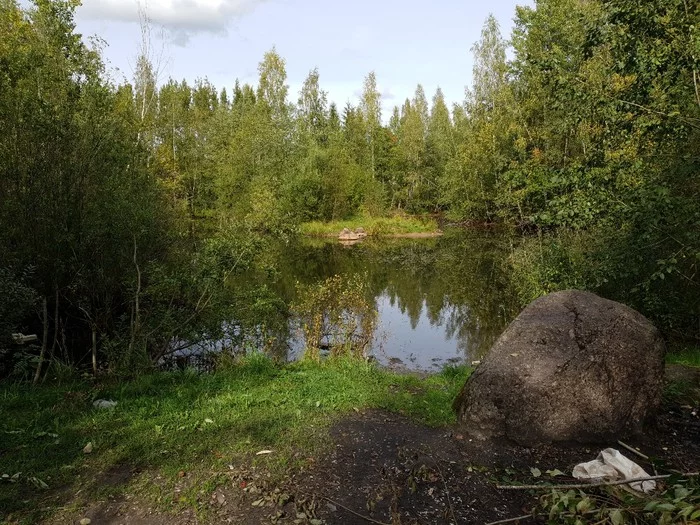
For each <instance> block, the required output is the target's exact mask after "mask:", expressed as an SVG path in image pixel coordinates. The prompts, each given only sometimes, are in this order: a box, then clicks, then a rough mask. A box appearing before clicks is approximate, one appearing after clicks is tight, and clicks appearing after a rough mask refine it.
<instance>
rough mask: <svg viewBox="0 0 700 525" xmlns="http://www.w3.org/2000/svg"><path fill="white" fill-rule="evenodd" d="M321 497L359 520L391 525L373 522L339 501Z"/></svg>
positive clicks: (379, 524)
mask: <svg viewBox="0 0 700 525" xmlns="http://www.w3.org/2000/svg"><path fill="white" fill-rule="evenodd" d="M321 497H322V498H323V499H325V500H326V501H327V502H329V503H332V504H333V505H335V506H336V507H340V508H341V509H343V510H346V511H348V512H349V513H350V514H354V515H355V516H357V517H358V518H362V519H363V520H365V521H369V522H370V523H376V524H377V525H391V524H390V523H384V522H383V521H377V520H373V519H372V518H370V517H369V516H365V515H364V514H360V513H359V512H355V511H354V510H352V509H349V508H347V507H346V506H345V505H341V504H340V503H338V502H337V501H333V500H332V499H331V498H327V497H326V496H323V495H321Z"/></svg>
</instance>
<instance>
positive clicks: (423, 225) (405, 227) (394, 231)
mask: <svg viewBox="0 0 700 525" xmlns="http://www.w3.org/2000/svg"><path fill="white" fill-rule="evenodd" d="M359 227H362V228H364V229H365V231H366V232H367V234H368V235H372V236H376V237H380V236H392V235H410V234H420V233H423V234H427V233H435V232H437V231H438V225H437V222H436V221H435V220H434V219H423V218H419V217H411V216H408V215H396V216H393V217H355V218H352V219H348V220H344V221H332V222H319V221H314V222H306V223H304V224H302V225H301V233H302V234H303V235H310V236H316V237H327V236H336V235H338V234H339V233H340V232H341V231H342V230H343V228H349V229H351V230H355V229H356V228H359Z"/></svg>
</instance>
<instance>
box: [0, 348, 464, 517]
mask: <svg viewBox="0 0 700 525" xmlns="http://www.w3.org/2000/svg"><path fill="white" fill-rule="evenodd" d="M468 375H469V370H468V369H466V368H456V369H455V368H451V369H447V370H446V371H445V372H443V373H442V374H438V375H435V376H431V377H429V378H427V379H420V378H418V377H414V376H408V375H396V374H392V373H390V372H387V371H384V370H380V369H378V368H377V367H375V366H373V365H371V364H366V363H364V362H353V361H348V360H338V361H333V362H326V363H322V364H314V363H296V364H291V365H286V366H276V365H274V364H273V363H272V362H271V361H270V360H268V359H267V358H265V357H262V356H259V355H258V356H253V357H251V358H248V359H246V360H245V361H244V362H242V363H240V364H239V365H238V366H234V367H232V368H231V369H229V370H226V371H221V372H217V373H215V374H211V375H199V374H196V373H193V372H188V371H185V372H178V373H159V374H154V375H149V376H144V377H141V378H139V379H138V380H135V381H132V382H128V383H123V384H117V383H114V384H102V385H93V384H91V383H89V382H74V383H72V384H68V385H66V384H64V385H62V386H43V387H39V388H32V387H31V386H29V385H26V384H7V383H6V384H2V385H0V475H3V474H7V475H9V476H13V475H15V474H17V473H20V474H19V475H18V477H17V481H16V482H14V483H11V482H9V481H7V480H4V481H1V480H0V522H2V520H3V519H8V515H7V514H4V515H3V513H11V514H12V519H14V520H19V521H21V522H26V523H30V522H34V521H36V520H38V519H39V518H40V517H42V516H44V515H46V514H50V511H47V510H44V511H42V510H40V509H42V508H46V507H47V506H52V505H57V504H58V505H65V504H66V503H67V502H66V501H65V498H67V497H68V496H67V495H68V494H74V493H75V492H76V491H77V490H78V488H80V489H82V494H91V495H92V496H91V497H93V498H94V496H95V494H98V495H100V494H101V495H104V494H105V493H110V491H112V492H113V491H117V492H119V491H120V490H130V491H134V490H136V491H142V492H143V493H144V495H145V497H148V498H151V499H152V500H153V501H156V502H160V505H161V506H162V505H166V506H167V505H192V506H194V507H195V508H196V507H197V501H198V499H197V495H196V494H197V491H201V490H202V487H203V486H204V487H208V488H209V489H211V490H213V488H214V487H215V486H216V484H217V477H216V475H212V473H216V472H222V471H226V470H227V468H228V465H229V464H238V465H257V466H258V467H259V468H264V469H265V470H266V471H268V472H269V473H270V474H271V476H272V478H274V477H275V476H278V477H280V478H281V477H282V476H283V475H284V473H285V472H287V471H289V470H290V469H296V468H299V467H302V466H303V464H304V462H305V461H307V460H306V459H305V458H308V457H310V456H313V455H315V454H317V453H319V452H321V451H322V450H324V449H325V447H327V446H329V441H328V434H327V432H326V430H327V429H328V428H329V426H330V425H331V424H332V422H333V421H335V420H337V419H338V418H341V417H342V416H344V415H346V414H349V413H353V412H354V411H355V410H362V409H366V408H384V409H388V410H391V411H394V412H399V413H402V414H405V415H407V416H409V417H411V418H413V419H415V420H416V421H419V422H422V423H425V424H427V425H434V426H436V425H444V424H448V423H450V422H453V421H454V414H453V413H452V410H451V402H452V399H453V398H454V396H455V395H456V393H457V391H458V389H459V388H460V387H461V386H462V385H463V383H464V381H465V380H466V378H467V377H468ZM100 398H104V399H113V400H115V401H117V402H118V405H117V407H116V408H114V409H111V410H104V409H102V410H100V409H94V408H93V407H92V401H94V400H95V399H100ZM89 442H90V443H92V444H93V446H94V450H93V452H92V453H91V454H85V453H83V447H85V445H86V444H87V443H89ZM263 449H269V450H273V451H274V452H273V453H272V454H269V455H265V456H256V455H255V453H256V452H258V451H260V450H263ZM125 465H126V466H128V467H132V468H136V469H139V470H140V471H144V472H146V473H148V476H146V475H145V474H144V476H142V479H141V481H140V482H139V481H138V480H137V481H132V482H131V485H130V488H128V489H127V487H125V486H109V484H105V483H104V482H102V481H100V480H101V479H103V477H104V474H103V473H110V472H114V471H115V470H117V469H119V468H120V467H123V466H125ZM180 471H184V472H187V473H188V479H192V480H193V482H192V486H193V488H192V491H193V492H192V493H188V492H186V491H185V492H183V493H182V495H181V496H180V498H179V499H178V500H177V501H174V500H173V497H174V496H173V487H174V485H175V483H177V480H178V473H179V472H180ZM156 476H161V479H162V480H163V481H162V483H160V484H154V483H152V482H150V481H149V480H151V479H153V478H154V477H156ZM43 484H46V486H47V487H48V488H46V487H44V488H42V487H43ZM59 488H60V489H61V490H65V491H66V492H65V495H64V496H63V498H64V499H63V500H62V499H61V496H60V495H59V496H56V494H54V491H53V490H52V489H59ZM207 490H208V489H207ZM61 494H63V492H61ZM85 497H88V496H85ZM8 521H9V519H8Z"/></svg>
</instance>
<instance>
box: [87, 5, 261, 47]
mask: <svg viewBox="0 0 700 525" xmlns="http://www.w3.org/2000/svg"><path fill="white" fill-rule="evenodd" d="M264 1H266V0H150V1H143V2H140V4H141V6H142V7H143V8H144V10H145V11H146V13H147V16H148V18H149V19H150V21H151V22H152V23H153V24H154V25H156V26H163V27H164V28H165V29H166V30H168V31H169V32H171V33H172V36H173V38H174V40H175V42H176V43H184V42H186V41H187V39H188V38H189V37H190V36H191V35H193V34H196V33H214V34H217V33H218V34H226V29H227V27H228V24H229V23H230V22H231V21H232V20H233V19H235V18H239V17H241V16H243V15H245V14H247V13H250V12H251V11H253V10H254V9H255V8H256V7H257V6H258V5H259V4H261V3H263V2H264ZM78 13H79V14H80V15H81V16H84V17H86V18H92V19H96V20H116V21H121V22H138V21H139V2H137V0H83V5H82V7H81V8H79V10H78Z"/></svg>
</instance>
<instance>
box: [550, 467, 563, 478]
mask: <svg viewBox="0 0 700 525" xmlns="http://www.w3.org/2000/svg"><path fill="white" fill-rule="evenodd" d="M547 474H549V476H550V477H552V478H555V477H557V476H563V475H564V473H563V472H562V471H561V470H559V469H558V468H555V469H554V470H548V471H547Z"/></svg>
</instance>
